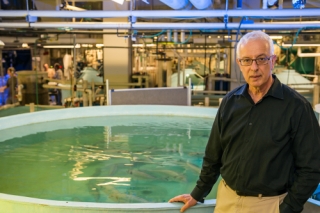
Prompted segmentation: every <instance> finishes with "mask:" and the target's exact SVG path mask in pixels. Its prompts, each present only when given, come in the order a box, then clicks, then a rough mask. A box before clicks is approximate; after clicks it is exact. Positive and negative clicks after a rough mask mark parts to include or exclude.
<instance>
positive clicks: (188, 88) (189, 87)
mask: <svg viewBox="0 0 320 213" xmlns="http://www.w3.org/2000/svg"><path fill="white" fill-rule="evenodd" d="M187 90H188V94H187V98H188V100H187V101H188V103H187V105H188V106H191V91H192V89H191V78H188V87H187Z"/></svg>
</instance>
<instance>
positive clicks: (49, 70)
mask: <svg viewBox="0 0 320 213" xmlns="http://www.w3.org/2000/svg"><path fill="white" fill-rule="evenodd" d="M43 70H44V71H45V72H47V74H48V78H54V76H55V70H54V69H53V68H52V67H51V68H50V67H49V65H48V64H47V63H45V64H43Z"/></svg>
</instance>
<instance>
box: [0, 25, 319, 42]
mask: <svg viewBox="0 0 320 213" xmlns="http://www.w3.org/2000/svg"><path fill="white" fill-rule="evenodd" d="M17 24H19V23H17ZM239 25H240V23H228V27H227V29H230V30H237V29H239ZM0 27H6V28H17V25H16V23H10V25H7V23H1V22H0ZM28 27H31V28H39V29H40V28H42V29H49V28H66V29H68V28H78V29H134V30H163V29H166V30H170V29H171V30H199V29H202V30H210V29H212V30H216V29H226V28H225V24H224V23H134V24H131V23H129V22H117V23H109V22H77V23H75V22H46V23H30V24H27V25H26V26H25V28H28ZM302 27H314V28H320V22H319V21H314V22H311V21H306V22H268V23H265V22H264V23H254V24H246V23H242V24H241V26H240V29H248V30H251V29H269V30H275V29H300V28H302ZM174 36H175V34H174ZM174 38H175V37H174Z"/></svg>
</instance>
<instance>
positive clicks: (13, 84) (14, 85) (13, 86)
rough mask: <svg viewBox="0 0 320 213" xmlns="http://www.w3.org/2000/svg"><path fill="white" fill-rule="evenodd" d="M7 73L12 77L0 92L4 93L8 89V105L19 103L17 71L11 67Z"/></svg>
mask: <svg viewBox="0 0 320 213" xmlns="http://www.w3.org/2000/svg"><path fill="white" fill-rule="evenodd" d="M7 71H8V75H9V76H10V77H9V78H8V81H7V83H6V85H5V86H3V87H1V88H0V92H4V90H5V89H8V90H9V91H8V98H7V100H6V104H14V103H17V102H18V99H17V93H18V92H17V90H18V78H17V77H16V75H15V72H16V70H15V69H14V67H9V68H8V70H7Z"/></svg>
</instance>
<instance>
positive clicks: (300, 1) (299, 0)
mask: <svg viewBox="0 0 320 213" xmlns="http://www.w3.org/2000/svg"><path fill="white" fill-rule="evenodd" d="M306 2H307V0H292V6H293V8H295V9H302V8H304V7H305V6H306Z"/></svg>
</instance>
